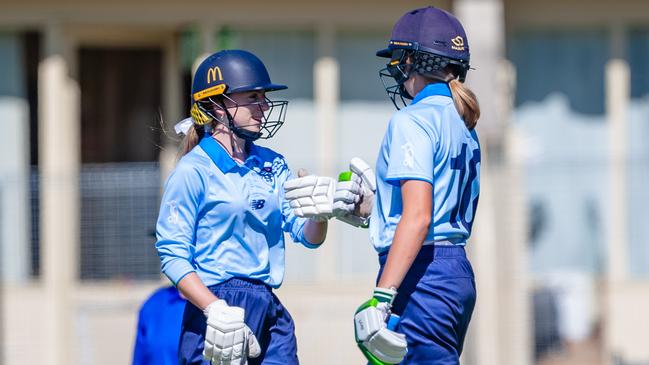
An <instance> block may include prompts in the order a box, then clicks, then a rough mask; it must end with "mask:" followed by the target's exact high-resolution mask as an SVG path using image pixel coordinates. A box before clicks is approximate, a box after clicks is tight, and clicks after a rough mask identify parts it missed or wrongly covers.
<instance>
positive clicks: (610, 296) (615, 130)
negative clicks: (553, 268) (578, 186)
mask: <svg viewBox="0 0 649 365" xmlns="http://www.w3.org/2000/svg"><path fill="white" fill-rule="evenodd" d="M611 35H612V37H611V50H612V55H611V56H612V57H611V60H610V61H609V62H608V64H607V65H606V115H607V122H608V128H609V138H610V139H609V143H610V147H609V184H610V186H609V189H610V190H609V191H610V193H609V195H608V196H609V202H608V207H609V209H608V219H607V222H608V227H607V229H608V234H607V240H606V242H607V258H608V261H607V268H608V270H607V273H606V282H607V285H606V290H607V292H606V303H605V305H604V308H605V312H604V318H603V322H604V328H606V329H607V330H606V331H605V332H604V346H603V356H602V359H603V360H604V363H605V364H613V363H614V359H613V355H614V354H615V353H616V352H618V351H619V350H620V348H621V347H623V346H620V344H624V343H627V342H630V343H633V339H634V338H635V336H634V335H633V331H630V330H628V329H627V330H622V331H620V330H619V329H620V328H623V327H624V324H631V323H633V322H634V319H630V318H629V316H628V312H627V311H626V310H625V309H624V308H628V307H629V303H624V300H625V299H627V300H628V297H629V294H631V295H637V294H636V293H638V292H639V291H637V289H631V287H630V285H629V272H628V263H629V257H628V249H629V221H628V212H629V207H628V199H629V197H628V194H627V187H628V176H627V175H628V173H627V157H628V149H627V146H628V136H629V129H628V128H629V125H628V123H629V121H628V114H627V111H628V109H629V104H630V98H631V75H630V70H629V64H628V62H627V61H626V59H625V49H624V48H625V47H624V45H625V44H626V35H625V31H624V28H623V27H621V26H613V27H612V29H611ZM625 293H626V295H625ZM639 313H642V312H639ZM636 316H638V314H637V313H636V315H635V316H634V317H635V320H637V321H638V322H639V323H642V322H643V319H644V317H646V316H642V315H640V316H639V317H636ZM629 319H630V320H629ZM631 328H636V327H635V326H633V325H632V326H631ZM629 337H630V338H629ZM628 347H629V346H627V348H628ZM640 348H642V345H641V346H640ZM617 355H618V356H624V355H625V354H619V353H617ZM629 361H631V360H629Z"/></svg>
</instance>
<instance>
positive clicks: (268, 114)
mask: <svg viewBox="0 0 649 365" xmlns="http://www.w3.org/2000/svg"><path fill="white" fill-rule="evenodd" d="M282 89H286V86H284V85H279V84H274V83H272V82H271V80H270V77H269V74H268V71H267V70H266V67H265V66H264V64H263V63H262V61H261V60H260V59H259V58H257V57H256V56H255V55H253V54H252V53H250V52H247V51H243V50H224V51H220V52H217V53H214V54H212V55H211V56H209V57H208V58H207V59H205V60H204V61H203V62H202V63H201V64H200V65H199V66H198V68H197V70H196V72H195V74H194V80H193V84H192V92H191V97H192V107H191V118H188V119H186V120H184V121H182V122H181V123H179V124H178V125H177V126H176V129H177V131H180V132H182V133H183V134H185V136H186V137H185V138H184V141H183V146H182V157H181V158H180V160H179V162H178V164H177V166H176V168H175V169H174V171H173V172H172V173H171V175H170V176H169V179H168V181H167V183H166V185H165V188H164V194H163V197H162V202H161V207H160V214H159V217H158V223H157V227H156V233H157V238H158V240H157V243H156V248H157V250H158V254H159V256H160V259H161V261H162V272H163V273H164V274H165V275H166V276H167V277H168V278H169V279H170V280H171V281H172V282H173V283H174V285H176V287H177V288H178V289H179V290H180V292H181V293H182V294H183V296H185V297H186V298H187V300H188V303H187V306H186V308H185V312H184V316H183V319H182V329H181V335H180V342H179V363H180V364H182V365H185V364H210V363H211V364H230V363H236V364H245V363H247V362H248V361H250V364H261V363H265V364H270V363H273V364H285V365H292V364H298V358H297V344H296V339H295V334H294V332H295V327H294V323H293V319H292V318H291V316H290V314H289V313H288V311H287V310H286V308H284V306H283V305H282V303H281V302H280V301H279V299H278V298H277V297H276V296H275V294H274V293H273V289H274V288H277V287H279V286H280V285H281V283H282V280H283V278H284V232H287V233H289V235H290V236H291V238H292V239H293V241H295V242H300V243H302V244H303V245H304V246H306V247H308V248H317V247H319V246H320V244H321V243H322V242H323V241H324V239H325V236H326V232H327V219H328V218H329V216H327V215H323V214H320V215H315V214H312V213H321V212H325V213H331V211H332V206H331V198H332V197H333V193H334V186H335V184H334V181H333V179H331V178H326V177H318V176H309V177H307V178H302V179H294V180H293V174H292V172H291V171H290V170H289V168H288V166H287V164H286V161H285V160H284V157H283V156H281V155H280V154H278V153H277V152H275V151H272V150H270V149H268V148H264V147H261V146H258V145H257V144H256V143H255V141H256V140H257V139H260V138H262V139H263V138H270V137H272V136H273V135H274V134H275V133H276V132H277V130H278V129H279V128H280V127H281V125H282V123H283V122H284V116H285V111H286V110H285V108H286V105H287V102H286V101H271V100H269V99H268V98H267V96H266V93H267V92H271V91H276V90H282ZM286 182H289V183H287V184H286V188H287V191H289V192H290V190H291V189H297V192H302V191H309V193H307V194H302V195H303V196H304V197H305V198H306V199H311V201H320V202H321V203H319V204H318V205H314V206H312V207H310V208H309V209H307V208H305V209H297V210H296V211H295V212H294V211H293V209H292V208H291V203H290V201H289V199H287V198H286V196H285V190H284V188H283V186H284V185H285V183H286ZM293 195H295V192H294V193H293ZM297 195H300V194H297ZM296 213H297V214H296ZM248 359H250V360H248Z"/></svg>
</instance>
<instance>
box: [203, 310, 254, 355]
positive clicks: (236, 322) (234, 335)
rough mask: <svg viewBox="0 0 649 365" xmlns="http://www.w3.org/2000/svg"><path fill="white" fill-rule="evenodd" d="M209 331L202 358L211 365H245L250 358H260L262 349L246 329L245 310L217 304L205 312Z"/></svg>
mask: <svg viewBox="0 0 649 365" xmlns="http://www.w3.org/2000/svg"><path fill="white" fill-rule="evenodd" d="M203 313H204V314H205V316H206V317H207V331H206V333H205V344H204V349H203V358H204V359H205V360H207V361H209V362H210V364H212V365H231V364H237V365H245V364H247V363H248V357H258V356H259V355H260V354H261V347H260V346H259V342H258V341H257V338H256V337H255V334H254V333H253V332H252V331H251V330H250V328H248V326H246V324H245V322H244V321H243V319H244V310H243V308H239V307H230V306H229V305H227V303H225V301H224V300H217V301H215V302H212V303H211V304H210V305H208V306H207V307H206V308H205V310H204V311H203Z"/></svg>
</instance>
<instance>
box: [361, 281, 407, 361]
mask: <svg viewBox="0 0 649 365" xmlns="http://www.w3.org/2000/svg"><path fill="white" fill-rule="evenodd" d="M396 294H397V292H396V291H395V290H392V289H385V288H375V289H374V296H373V297H372V299H370V300H368V301H367V302H365V303H363V304H362V305H361V306H360V307H359V308H358V309H357V310H356V314H355V315H354V330H355V336H356V344H357V345H358V348H359V349H360V350H361V352H362V353H363V355H364V356H365V358H367V360H368V361H369V362H370V364H372V365H388V364H398V363H400V362H401V361H402V360H403V359H404V357H405V356H406V353H407V352H408V345H407V343H406V336H404V335H403V334H401V333H398V332H395V331H392V330H390V329H388V328H387V324H386V321H387V319H388V317H389V316H390V307H391V306H392V301H393V300H394V297H395V295H396Z"/></svg>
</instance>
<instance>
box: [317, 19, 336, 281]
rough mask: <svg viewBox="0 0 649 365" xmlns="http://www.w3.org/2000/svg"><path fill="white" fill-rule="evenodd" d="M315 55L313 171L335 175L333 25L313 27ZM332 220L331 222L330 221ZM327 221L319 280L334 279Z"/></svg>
mask: <svg viewBox="0 0 649 365" xmlns="http://www.w3.org/2000/svg"><path fill="white" fill-rule="evenodd" d="M316 42H317V50H316V52H317V58H316V61H315V64H314V69H313V73H314V75H313V84H314V86H313V87H314V92H313V95H314V99H315V100H314V102H315V110H316V115H315V118H316V128H315V130H316V135H315V136H314V139H315V142H316V156H317V171H312V173H314V174H318V175H326V176H338V174H337V172H336V171H335V169H336V161H337V156H336V151H337V150H338V149H337V146H336V131H335V125H336V117H337V115H338V104H339V95H340V90H339V89H340V82H339V77H340V76H339V75H340V71H339V65H338V60H337V59H336V57H335V49H336V29H335V27H334V26H333V25H332V24H321V25H319V26H318V27H317V35H316ZM331 223H333V222H331ZM331 223H330V224H329V232H328V234H327V237H328V238H327V242H326V244H325V245H323V247H321V248H319V251H320V252H318V261H317V262H318V269H317V277H318V280H321V281H333V280H335V279H336V271H337V270H336V267H337V266H336V265H337V264H336V258H337V255H338V251H339V249H338V247H339V243H340V242H339V241H340V240H339V239H338V230H337V227H336V224H335V223H334V224H331Z"/></svg>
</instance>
